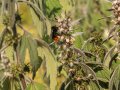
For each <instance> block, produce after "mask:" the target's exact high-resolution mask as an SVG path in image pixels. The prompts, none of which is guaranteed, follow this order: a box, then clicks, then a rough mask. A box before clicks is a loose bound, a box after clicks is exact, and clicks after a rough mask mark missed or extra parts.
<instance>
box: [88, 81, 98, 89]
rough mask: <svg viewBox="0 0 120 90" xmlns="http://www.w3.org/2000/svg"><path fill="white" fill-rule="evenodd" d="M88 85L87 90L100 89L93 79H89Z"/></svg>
mask: <svg viewBox="0 0 120 90" xmlns="http://www.w3.org/2000/svg"><path fill="white" fill-rule="evenodd" d="M89 87H90V89H89V90H100V89H99V88H98V86H97V85H96V84H95V83H94V82H93V81H90V83H89Z"/></svg>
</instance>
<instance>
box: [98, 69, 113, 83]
mask: <svg viewBox="0 0 120 90" xmlns="http://www.w3.org/2000/svg"><path fill="white" fill-rule="evenodd" d="M110 74H111V72H110V70H109V68H107V67H103V68H99V70H98V71H97V72H96V76H97V78H98V80H100V81H103V82H109V79H110Z"/></svg>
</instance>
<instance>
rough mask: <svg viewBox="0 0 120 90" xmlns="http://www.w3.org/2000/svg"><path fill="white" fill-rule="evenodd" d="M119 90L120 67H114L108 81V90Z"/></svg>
mask: <svg viewBox="0 0 120 90" xmlns="http://www.w3.org/2000/svg"><path fill="white" fill-rule="evenodd" d="M119 89H120V65H119V66H117V67H116V69H115V70H114V72H113V73H112V76H111V78H110V81H109V90H119Z"/></svg>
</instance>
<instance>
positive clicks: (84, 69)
mask: <svg viewBox="0 0 120 90" xmlns="http://www.w3.org/2000/svg"><path fill="white" fill-rule="evenodd" d="M76 64H78V63H76ZM79 66H81V67H82V69H83V71H84V72H86V73H87V74H91V75H92V76H93V78H94V79H95V84H96V85H97V86H98V88H99V89H100V88H101V86H100V85H99V82H98V79H97V76H96V73H95V72H94V71H93V70H92V68H90V67H89V66H88V65H86V64H85V63H81V62H80V63H79Z"/></svg>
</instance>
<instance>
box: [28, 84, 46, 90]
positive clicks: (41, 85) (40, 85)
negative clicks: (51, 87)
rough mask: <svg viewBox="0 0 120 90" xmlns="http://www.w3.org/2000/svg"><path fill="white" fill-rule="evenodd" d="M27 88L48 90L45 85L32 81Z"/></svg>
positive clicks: (30, 89)
mask: <svg viewBox="0 0 120 90" xmlns="http://www.w3.org/2000/svg"><path fill="white" fill-rule="evenodd" d="M26 90H48V89H47V88H46V86H45V85H43V84H40V83H31V84H29V85H28V87H27V88H26Z"/></svg>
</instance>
